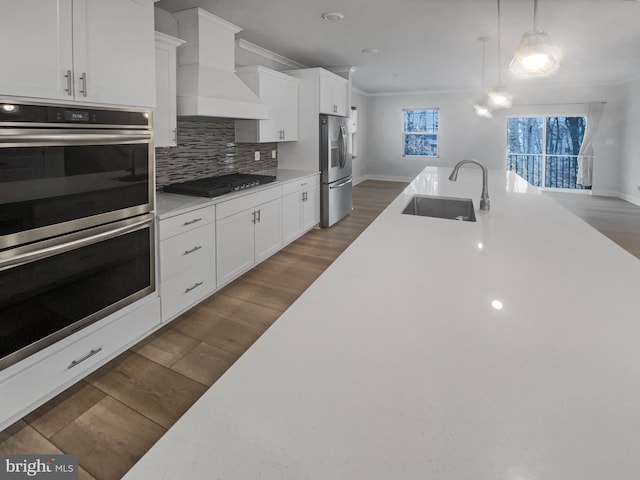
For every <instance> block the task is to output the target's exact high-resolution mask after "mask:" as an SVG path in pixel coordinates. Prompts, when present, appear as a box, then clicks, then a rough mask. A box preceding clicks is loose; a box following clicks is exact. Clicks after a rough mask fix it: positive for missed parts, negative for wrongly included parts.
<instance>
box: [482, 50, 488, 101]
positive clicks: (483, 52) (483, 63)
mask: <svg viewBox="0 0 640 480" xmlns="http://www.w3.org/2000/svg"><path fill="white" fill-rule="evenodd" d="M481 40H482V94H483V95H484V92H485V89H484V66H485V61H484V57H485V50H486V47H487V37H482V38H481Z"/></svg>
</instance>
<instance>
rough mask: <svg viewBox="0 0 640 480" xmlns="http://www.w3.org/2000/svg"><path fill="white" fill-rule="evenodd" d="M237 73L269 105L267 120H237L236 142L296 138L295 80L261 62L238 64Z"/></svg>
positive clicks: (276, 140)
mask: <svg viewBox="0 0 640 480" xmlns="http://www.w3.org/2000/svg"><path fill="white" fill-rule="evenodd" d="M237 75H238V76H239V77H240V78H241V79H242V81H243V82H244V83H245V84H246V85H247V86H248V87H249V88H250V89H251V90H252V91H253V92H254V93H255V94H256V95H258V97H259V98H260V101H261V102H262V103H264V104H265V105H267V107H269V118H268V119H266V120H236V142H249V143H267V142H283V141H293V140H297V139H298V80H297V79H295V78H293V77H290V76H289V75H285V74H283V73H280V72H276V71H273V70H269V69H268V68H264V67H260V66H251V67H240V68H238V69H237Z"/></svg>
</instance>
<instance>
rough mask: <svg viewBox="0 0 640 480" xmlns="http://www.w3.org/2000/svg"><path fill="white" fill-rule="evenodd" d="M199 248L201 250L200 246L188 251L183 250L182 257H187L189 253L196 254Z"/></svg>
mask: <svg viewBox="0 0 640 480" xmlns="http://www.w3.org/2000/svg"><path fill="white" fill-rule="evenodd" d="M201 248H202V245H197V246H195V247H193V248H192V249H190V250H185V251H184V253H183V255H189V254H190V253H193V252H197V251H198V250H200V249H201Z"/></svg>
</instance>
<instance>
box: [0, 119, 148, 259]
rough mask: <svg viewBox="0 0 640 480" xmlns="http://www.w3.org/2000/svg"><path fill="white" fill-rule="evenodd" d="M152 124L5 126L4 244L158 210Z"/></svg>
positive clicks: (1, 173)
mask: <svg viewBox="0 0 640 480" xmlns="http://www.w3.org/2000/svg"><path fill="white" fill-rule="evenodd" d="M153 191H154V172H153V141H152V134H151V131H150V130H116V129H91V128H85V129H78V128H76V129H64V128H0V249H5V248H10V247H14V246H17V245H20V244H24V243H27V242H33V241H37V240H41V239H45V238H49V237H53V236H56V235H61V234H64V233H68V232H72V231H76V230H80V229H84V228H89V227H93V226H96V225H100V224H103V223H107V222H112V221H115V220H119V219H122V218H127V217H130V216H134V215H140V214H142V213H146V212H150V211H152V210H153V198H154V197H153Z"/></svg>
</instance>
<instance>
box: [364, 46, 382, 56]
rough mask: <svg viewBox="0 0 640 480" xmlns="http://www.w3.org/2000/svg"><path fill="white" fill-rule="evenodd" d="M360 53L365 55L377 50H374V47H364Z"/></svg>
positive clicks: (373, 53) (372, 53)
mask: <svg viewBox="0 0 640 480" xmlns="http://www.w3.org/2000/svg"><path fill="white" fill-rule="evenodd" d="M362 53H364V54H365V55H375V54H376V53H378V50H376V49H375V48H365V49H363V50H362Z"/></svg>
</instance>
